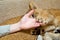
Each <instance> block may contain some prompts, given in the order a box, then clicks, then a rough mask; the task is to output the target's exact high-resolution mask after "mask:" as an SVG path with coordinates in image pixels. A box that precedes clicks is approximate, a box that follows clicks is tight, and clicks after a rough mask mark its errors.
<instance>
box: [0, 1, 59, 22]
mask: <svg viewBox="0 0 60 40" xmlns="http://www.w3.org/2000/svg"><path fill="white" fill-rule="evenodd" d="M30 1H34V2H36V4H37V5H38V6H39V7H40V8H43V9H60V0H0V23H2V22H4V21H5V20H7V19H10V18H13V17H17V16H20V15H23V14H25V13H26V12H27V11H28V5H29V2H30Z"/></svg>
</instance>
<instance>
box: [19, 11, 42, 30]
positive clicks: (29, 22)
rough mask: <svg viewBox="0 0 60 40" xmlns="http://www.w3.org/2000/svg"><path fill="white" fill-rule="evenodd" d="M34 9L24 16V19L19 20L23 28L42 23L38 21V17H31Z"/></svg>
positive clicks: (37, 25) (33, 26) (34, 26)
mask: <svg viewBox="0 0 60 40" xmlns="http://www.w3.org/2000/svg"><path fill="white" fill-rule="evenodd" d="M33 12H34V10H31V11H30V12H28V13H27V14H26V15H24V16H23V17H22V19H21V20H20V21H19V22H18V23H19V24H20V28H21V29H30V28H36V27H39V26H40V25H41V24H42V23H39V22H37V20H36V19H34V18H31V16H32V14H33Z"/></svg>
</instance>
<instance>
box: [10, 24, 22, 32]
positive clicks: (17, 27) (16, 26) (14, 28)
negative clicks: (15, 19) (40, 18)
mask: <svg viewBox="0 0 60 40" xmlns="http://www.w3.org/2000/svg"><path fill="white" fill-rule="evenodd" d="M20 30H21V28H20V24H19V23H15V24H11V26H10V33H13V32H17V31H20Z"/></svg>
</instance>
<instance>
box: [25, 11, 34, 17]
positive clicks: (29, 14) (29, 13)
mask: <svg viewBox="0 0 60 40" xmlns="http://www.w3.org/2000/svg"><path fill="white" fill-rule="evenodd" d="M33 12H34V10H31V11H30V12H28V13H27V14H26V15H25V16H27V17H29V16H31V15H32V14H33Z"/></svg>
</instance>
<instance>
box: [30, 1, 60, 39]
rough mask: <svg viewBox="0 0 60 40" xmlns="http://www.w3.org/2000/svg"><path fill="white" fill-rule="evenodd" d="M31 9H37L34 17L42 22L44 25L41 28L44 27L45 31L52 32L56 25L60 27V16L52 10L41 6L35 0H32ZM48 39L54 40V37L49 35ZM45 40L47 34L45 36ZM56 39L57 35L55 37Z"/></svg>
mask: <svg viewBox="0 0 60 40" xmlns="http://www.w3.org/2000/svg"><path fill="white" fill-rule="evenodd" d="M29 9H30V10H31V9H35V11H34V14H33V17H34V18H36V19H37V20H38V21H39V22H42V23H43V24H44V25H41V26H42V27H40V29H41V30H42V29H44V31H45V32H51V30H52V31H54V30H55V29H56V27H58V26H59V27H60V16H56V17H55V16H54V15H53V14H51V12H50V11H49V10H47V9H41V8H39V7H38V6H37V5H36V4H35V3H34V2H30V4H29ZM56 35H57V34H55V33H54V35H53V33H51V36H53V37H54V36H56ZM48 39H50V40H53V39H52V38H50V37H48ZM45 40H47V39H46V36H45ZM54 40H55V37H54ZM59 40H60V39H59Z"/></svg>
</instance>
